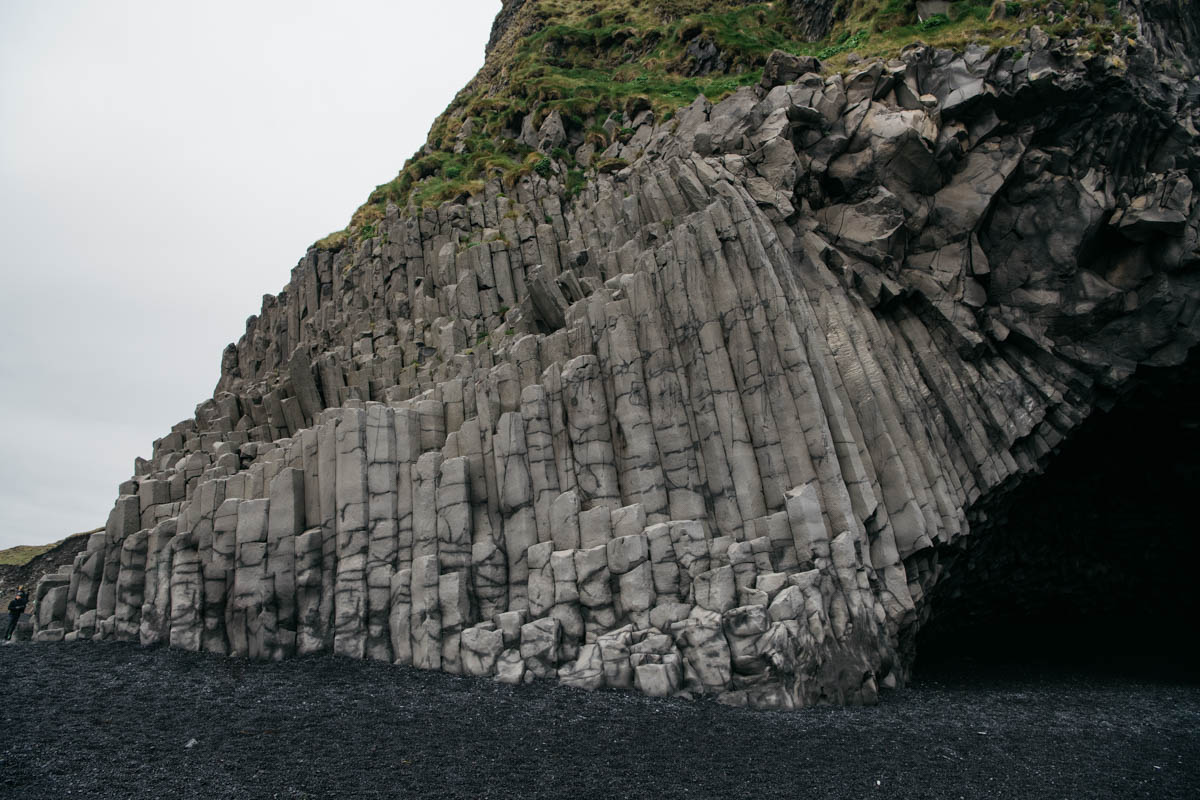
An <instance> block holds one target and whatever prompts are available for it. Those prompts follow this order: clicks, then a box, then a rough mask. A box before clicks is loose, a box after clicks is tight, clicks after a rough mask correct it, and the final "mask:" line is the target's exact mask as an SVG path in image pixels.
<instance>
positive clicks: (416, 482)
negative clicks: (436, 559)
mask: <svg viewBox="0 0 1200 800" xmlns="http://www.w3.org/2000/svg"><path fill="white" fill-rule="evenodd" d="M441 466H442V454H441V453H439V452H437V451H431V452H428V453H422V454H421V457H420V458H418V459H417V463H416V464H414V465H413V468H412V485H413V561H414V562H415V561H416V560H417V559H418V558H421V557H423V556H437V545H438V539H437V526H438V522H437V481H438V475H439V474H440V472H441Z"/></svg>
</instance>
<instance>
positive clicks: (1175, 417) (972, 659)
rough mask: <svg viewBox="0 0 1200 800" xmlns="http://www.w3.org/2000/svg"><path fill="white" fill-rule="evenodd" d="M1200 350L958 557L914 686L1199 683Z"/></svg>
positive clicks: (1137, 385)
mask: <svg viewBox="0 0 1200 800" xmlns="http://www.w3.org/2000/svg"><path fill="white" fill-rule="evenodd" d="M1198 501H1200V348H1197V349H1196V350H1194V351H1193V352H1192V353H1191V355H1190V357H1189V359H1188V361H1187V362H1186V363H1185V364H1184V365H1182V366H1179V367H1174V368H1162V369H1149V368H1142V369H1139V371H1138V373H1137V375H1136V376H1135V382H1134V384H1133V388H1132V389H1131V390H1130V391H1129V392H1128V393H1127V394H1126V395H1124V396H1123V397H1122V398H1121V399H1120V400H1118V401H1117V403H1116V404H1115V405H1114V406H1113V407H1112V409H1111V410H1110V411H1107V412H1104V411H1096V412H1094V413H1093V414H1092V416H1091V417H1090V418H1089V419H1088V420H1087V421H1085V422H1084V424H1083V425H1082V426H1081V427H1080V429H1079V430H1078V431H1076V432H1075V434H1074V435H1073V436H1071V437H1069V438H1068V440H1067V441H1066V442H1065V443H1064V444H1063V445H1062V447H1061V449H1060V451H1059V452H1058V454H1057V455H1055V456H1053V457H1052V458H1051V460H1050V462H1049V464H1048V466H1047V469H1046V471H1045V473H1044V474H1042V475H1040V476H1037V477H1034V478H1030V479H1028V480H1027V481H1026V482H1025V484H1023V485H1021V486H1019V487H1017V488H1016V489H1015V490H1014V491H1013V492H1012V493H1011V494H1010V495H1008V496H1007V497H1005V498H1004V499H1003V500H1002V501H1001V502H1000V503H998V504H997V505H998V506H999V509H998V510H997V512H996V513H995V514H994V519H993V520H991V521H990V524H989V525H988V526H987V530H986V531H984V532H983V533H981V534H979V535H978V536H977V537H976V536H972V537H971V538H972V539H975V541H971V542H968V543H967V544H966V549H965V550H964V551H958V552H957V553H951V554H948V555H951V556H952V558H953V560H951V561H949V562H947V561H946V559H943V563H947V564H948V573H949V575H948V576H947V577H946V578H945V579H944V580H943V582H942V584H941V585H939V586H938V587H937V589H936V590H935V593H934V595H933V597H932V606H931V609H932V616H931V618H930V620H929V621H928V622H927V623H926V624H925V626H924V627H923V628H922V629H921V631H920V633H919V634H918V637H917V641H916V661H915V664H914V675H915V676H916V677H918V678H920V677H922V676H928V675H932V674H937V673H939V672H941V671H945V670H962V669H963V668H967V669H971V670H997V669H999V670H1013V669H1029V668H1038V669H1041V668H1055V669H1067V670H1071V671H1075V672H1087V673H1105V674H1114V675H1116V674H1120V675H1125V676H1139V677H1158V676H1161V677H1170V678H1172V679H1179V678H1182V679H1185V680H1188V681H1200V656H1198V655H1197V653H1196V651H1197V650H1198V649H1200V648H1197V647H1196V644H1195V640H1196V637H1197V634H1200V587H1197V586H1196V585H1195V584H1196V582H1197V580H1196V566H1197V565H1198V564H1200V520H1198V518H1197V502H1198Z"/></svg>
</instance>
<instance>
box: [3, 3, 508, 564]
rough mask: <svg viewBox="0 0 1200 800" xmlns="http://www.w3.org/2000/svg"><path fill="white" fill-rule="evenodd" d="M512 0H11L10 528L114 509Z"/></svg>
mask: <svg viewBox="0 0 1200 800" xmlns="http://www.w3.org/2000/svg"><path fill="white" fill-rule="evenodd" d="M499 8H500V0H446V2H441V3H424V2H415V1H414V0H392V2H387V1H386V0H379V1H378V2H372V1H371V0H340V2H336V3H335V2H326V3H317V2H297V0H288V1H287V2H262V1H260V0H255V1H254V2H250V0H242V1H241V2H224V1H222V0H206V2H202V3H197V2H194V0H192V1H190V2H174V1H171V2H167V0H144V1H142V2H135V1H134V0H121V1H119V2H118V1H117V0H104V1H103V2H102V1H101V0H93V1H92V2H48V0H0V548H4V547H10V546H12V545H16V544H38V543H42V542H50V541H55V540H58V539H61V538H62V537H63V536H65V535H67V534H70V533H74V532H77V531H82V530H87V529H90V528H94V527H98V526H100V525H103V524H104V521H105V519H106V518H107V515H108V511H109V509H110V508H111V507H112V503H113V501H114V500H115V498H116V492H117V485H118V484H119V483H120V482H121V481H123V480H126V479H128V478H129V477H130V475H131V474H132V471H133V459H134V457H135V456H139V455H140V456H144V457H148V456H149V455H150V445H151V442H152V441H153V440H154V439H156V438H158V437H160V436H162V435H164V434H166V433H167V432H168V431H169V430H170V427H171V425H173V424H174V423H176V422H178V421H180V420H182V419H186V418H188V417H190V416H192V413H193V410H194V408H195V406H196V404H197V403H199V402H200V401H202V400H203V399H205V398H207V397H210V396H211V395H212V390H213V387H214V386H215V385H216V381H217V378H218V377H219V373H220V359H221V351H222V350H223V348H224V347H225V345H226V344H228V343H229V342H231V341H235V340H236V339H237V338H238V337H239V336H240V335H241V334H242V333H243V331H244V330H245V321H246V317H248V316H250V315H251V314H255V313H257V312H258V310H259V307H260V305H261V302H262V295H263V294H264V293H268V292H270V293H275V292H278V291H279V290H280V289H281V288H283V286H284V285H285V283H286V282H287V278H288V272H289V270H290V269H291V268H292V267H293V266H294V265H295V264H296V262H297V261H298V260H299V259H300V257H301V256H303V255H304V251H305V249H306V248H307V247H308V245H309V244H311V243H312V242H314V241H316V240H317V239H319V238H321V237H322V236H324V235H325V234H327V233H329V232H331V231H333V230H337V229H340V228H342V227H343V226H344V225H345V224H346V223H347V222H348V221H349V219H350V215H351V213H352V212H353V211H354V209H355V208H357V207H358V205H359V204H360V203H361V202H363V201H364V200H365V199H366V197H367V195H368V194H369V193H370V191H371V189H372V188H373V187H374V186H375V185H376V184H380V183H383V182H385V181H387V180H390V179H391V178H393V177H395V175H396V172H397V171H398V170H399V168H400V167H401V166H402V164H403V162H404V160H405V159H406V158H407V157H408V156H410V155H412V153H413V151H415V150H416V149H417V148H418V147H420V146H421V144H422V143H423V142H424V140H425V136H426V133H427V132H428V130H429V126H430V125H431V124H432V122H433V120H434V118H435V117H436V116H437V114H438V113H440V112H441V110H442V109H443V108H445V106H446V105H447V104H448V103H449V102H450V100H451V99H452V98H453V96H454V94H455V92H457V91H458V90H459V89H460V88H462V86H463V85H464V84H465V83H466V82H467V81H468V80H469V79H470V78H471V76H472V75H474V73H475V71H476V70H478V69H479V67H480V66H481V65H482V63H483V48H484V45H485V44H486V42H487V37H488V32H489V30H490V27H491V22H492V19H493V17H494V16H495V14H496V12H497V11H499Z"/></svg>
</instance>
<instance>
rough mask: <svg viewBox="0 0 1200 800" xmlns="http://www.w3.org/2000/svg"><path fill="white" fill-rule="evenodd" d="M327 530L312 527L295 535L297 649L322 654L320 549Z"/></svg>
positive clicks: (301, 653)
mask: <svg viewBox="0 0 1200 800" xmlns="http://www.w3.org/2000/svg"><path fill="white" fill-rule="evenodd" d="M323 538H324V532H323V531H322V530H321V528H310V529H308V530H306V531H305V532H304V533H302V534H300V535H299V536H297V537H296V538H295V544H296V652H297V654H299V655H307V654H309V653H319V652H321V651H322V650H323V649H324V644H325V631H324V625H323V620H322V618H321V572H322V567H321V555H322V554H321V550H322V545H323Z"/></svg>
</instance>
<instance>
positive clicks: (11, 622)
mask: <svg viewBox="0 0 1200 800" xmlns="http://www.w3.org/2000/svg"><path fill="white" fill-rule="evenodd" d="M28 604H29V592H27V591H25V587H24V586H18V587H17V596H16V597H15V598H13V599H12V601H10V602H9V604H8V630H7V631H5V632H4V641H5V642H8V641H10V640H11V639H12V635H13V631H15V630H16V629H17V623H18V622H20V621H21V615H22V614H24V613H25V606H27V605H28Z"/></svg>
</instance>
